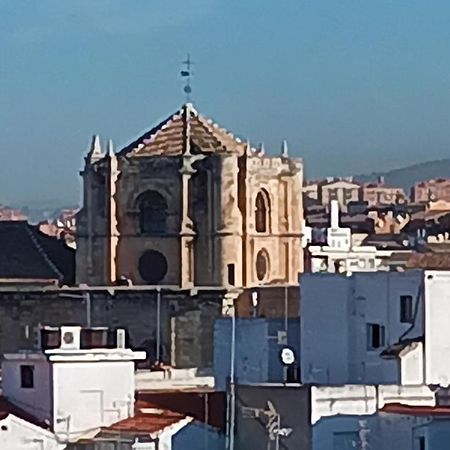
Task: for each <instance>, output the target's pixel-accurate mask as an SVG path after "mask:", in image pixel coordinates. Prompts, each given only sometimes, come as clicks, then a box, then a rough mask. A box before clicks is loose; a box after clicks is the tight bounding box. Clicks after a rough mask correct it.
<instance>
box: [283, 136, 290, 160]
mask: <svg viewBox="0 0 450 450" xmlns="http://www.w3.org/2000/svg"><path fill="white" fill-rule="evenodd" d="M281 156H282V157H283V158H289V151H288V145H287V141H286V139H283V142H282V143H281Z"/></svg>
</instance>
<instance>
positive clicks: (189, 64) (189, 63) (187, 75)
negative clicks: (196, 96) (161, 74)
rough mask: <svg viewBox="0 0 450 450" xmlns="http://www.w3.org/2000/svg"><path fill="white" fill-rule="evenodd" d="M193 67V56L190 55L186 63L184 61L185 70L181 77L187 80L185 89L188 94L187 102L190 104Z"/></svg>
mask: <svg viewBox="0 0 450 450" xmlns="http://www.w3.org/2000/svg"><path fill="white" fill-rule="evenodd" d="M192 65H193V62H192V61H191V55H190V54H189V53H188V55H187V58H186V61H183V66H184V68H183V70H182V71H181V76H182V77H183V79H184V80H185V85H184V88H183V91H184V93H185V94H186V102H190V100H191V93H192V88H191V77H192V75H193V73H192Z"/></svg>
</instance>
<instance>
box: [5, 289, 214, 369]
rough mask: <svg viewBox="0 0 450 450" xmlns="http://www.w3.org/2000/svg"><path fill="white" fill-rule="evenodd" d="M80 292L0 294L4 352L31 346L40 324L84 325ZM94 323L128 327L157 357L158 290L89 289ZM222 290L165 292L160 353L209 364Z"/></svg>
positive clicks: (176, 361)
mask: <svg viewBox="0 0 450 450" xmlns="http://www.w3.org/2000/svg"><path fill="white" fill-rule="evenodd" d="M65 295H75V296H77V297H78V296H81V295H82V292H81V291H79V290H76V291H75V290H74V291H70V290H65V291H64V293H62V292H61V291H56V290H55V291H48V292H45V291H28V292H12V291H11V292H5V291H2V292H0V354H4V353H10V352H17V351H18V350H24V349H32V348H35V346H36V332H35V330H36V328H37V327H38V326H39V325H48V326H61V325H69V324H73V325H86V318H87V304H86V301H85V300H83V299H81V298H68V297H66V296H65ZM90 296H91V325H92V326H94V327H96V326H108V327H117V328H125V329H127V330H128V333H129V337H130V344H131V346H132V347H134V348H145V349H146V350H147V351H148V353H149V357H150V359H153V358H154V357H155V349H156V340H157V339H156V336H157V303H158V302H157V292H156V290H151V291H138V290H133V289H127V290H118V291H116V292H115V294H114V295H111V294H110V293H108V292H107V291H106V290H105V291H103V290H101V291H91V293H90ZM222 297H223V292H221V291H203V292H199V293H198V294H194V295H190V292H189V291H168V290H163V291H162V292H161V303H160V333H161V334H160V336H161V341H160V342H161V345H160V349H161V355H162V359H163V360H164V361H165V362H166V363H169V364H170V363H172V364H173V365H174V366H175V367H180V368H181V367H183V368H186V367H210V366H211V365H212V360H213V330H214V320H215V318H216V317H218V316H220V314H221V306H222Z"/></svg>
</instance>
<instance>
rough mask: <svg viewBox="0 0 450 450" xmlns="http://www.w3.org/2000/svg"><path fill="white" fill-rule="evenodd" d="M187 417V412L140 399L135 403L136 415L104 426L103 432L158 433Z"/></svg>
mask: <svg viewBox="0 0 450 450" xmlns="http://www.w3.org/2000/svg"><path fill="white" fill-rule="evenodd" d="M185 419H188V416H186V415H185V414H180V413H177V412H174V411H169V410H167V409H161V408H159V407H158V406H156V405H154V404H152V403H148V402H143V401H138V402H136V405H135V415H134V417H129V418H128V419H124V420H121V421H120V422H116V423H114V424H112V425H110V426H109V427H106V428H102V433H104V432H132V433H157V432H159V431H162V430H164V429H165V428H167V427H170V426H171V425H174V424H176V423H178V422H180V421H182V420H185Z"/></svg>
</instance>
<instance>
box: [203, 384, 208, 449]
mask: <svg viewBox="0 0 450 450" xmlns="http://www.w3.org/2000/svg"><path fill="white" fill-rule="evenodd" d="M203 399H204V403H205V427H204V431H203V450H208V430H209V426H208V422H209V403H208V393H207V392H205V393H204V394H203Z"/></svg>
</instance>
